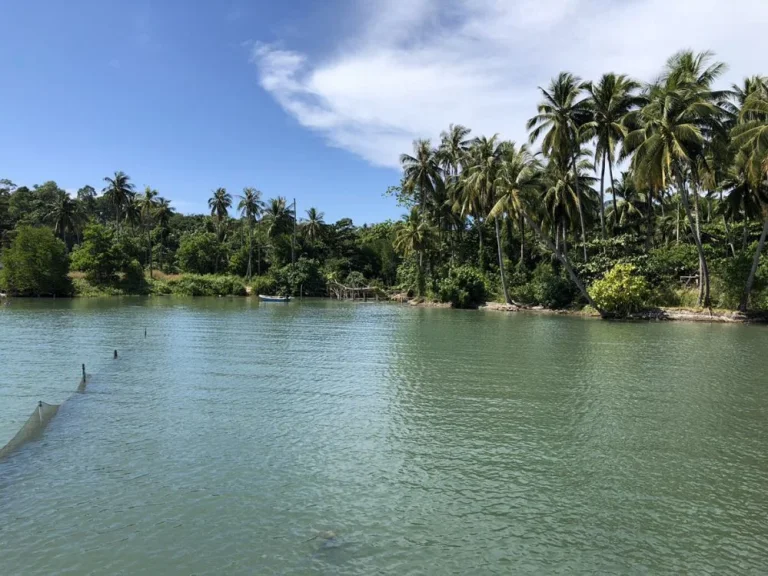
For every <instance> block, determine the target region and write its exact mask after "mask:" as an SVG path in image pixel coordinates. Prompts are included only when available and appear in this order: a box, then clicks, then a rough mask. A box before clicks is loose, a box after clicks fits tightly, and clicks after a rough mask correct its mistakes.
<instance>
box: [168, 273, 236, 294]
mask: <svg viewBox="0 0 768 576" xmlns="http://www.w3.org/2000/svg"><path fill="white" fill-rule="evenodd" d="M167 285H168V287H169V288H170V290H171V293H172V294H177V295H179V296H230V295H231V296H245V294H246V291H245V284H244V283H243V281H242V280H241V279H240V278H238V277H237V276H200V275H197V274H184V275H183V276H182V277H181V278H174V279H171V280H168V282H167Z"/></svg>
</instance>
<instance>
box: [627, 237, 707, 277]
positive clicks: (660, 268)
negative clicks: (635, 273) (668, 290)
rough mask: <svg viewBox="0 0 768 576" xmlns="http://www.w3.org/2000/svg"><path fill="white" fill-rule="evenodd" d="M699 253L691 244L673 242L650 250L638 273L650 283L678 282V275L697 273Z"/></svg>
mask: <svg viewBox="0 0 768 576" xmlns="http://www.w3.org/2000/svg"><path fill="white" fill-rule="evenodd" d="M698 271H699V255H698V253H697V252H696V247H695V246H693V245H692V244H673V245H671V246H665V247H663V248H656V249H654V250H651V251H650V252H649V254H648V258H647V260H646V261H645V264H644V265H643V266H642V268H640V273H641V274H642V275H643V276H645V278H646V279H647V280H648V282H650V283H651V284H654V285H655V284H658V283H659V282H665V281H667V282H670V281H671V282H673V283H674V284H679V282H680V276H692V275H694V274H698Z"/></svg>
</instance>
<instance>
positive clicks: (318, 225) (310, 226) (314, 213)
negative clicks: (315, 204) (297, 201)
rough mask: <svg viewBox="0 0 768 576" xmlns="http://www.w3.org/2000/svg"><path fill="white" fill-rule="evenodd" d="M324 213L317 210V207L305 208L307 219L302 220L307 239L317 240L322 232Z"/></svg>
mask: <svg viewBox="0 0 768 576" xmlns="http://www.w3.org/2000/svg"><path fill="white" fill-rule="evenodd" d="M324 216H325V214H323V213H322V212H319V211H318V210H317V208H310V209H309V210H307V220H306V222H304V234H305V235H306V237H307V238H308V239H309V240H312V241H315V240H318V239H319V238H320V237H321V235H322V233H323V227H324V226H325V221H324V220H323V217H324Z"/></svg>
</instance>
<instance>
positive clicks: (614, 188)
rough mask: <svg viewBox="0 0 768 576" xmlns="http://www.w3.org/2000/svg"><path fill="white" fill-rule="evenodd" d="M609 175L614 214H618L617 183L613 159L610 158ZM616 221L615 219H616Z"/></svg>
mask: <svg viewBox="0 0 768 576" xmlns="http://www.w3.org/2000/svg"><path fill="white" fill-rule="evenodd" d="M608 174H609V176H610V178H611V192H612V194H611V196H613V213H614V214H618V211H617V209H616V183H615V182H614V180H613V159H612V158H608ZM614 221H615V218H614Z"/></svg>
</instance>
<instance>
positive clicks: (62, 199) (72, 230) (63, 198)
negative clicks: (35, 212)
mask: <svg viewBox="0 0 768 576" xmlns="http://www.w3.org/2000/svg"><path fill="white" fill-rule="evenodd" d="M44 210H45V213H44V215H43V220H44V221H45V222H47V223H48V224H50V225H51V226H52V227H53V232H54V234H56V235H57V236H58V237H59V238H61V240H62V241H63V242H64V243H65V244H66V243H67V238H68V236H69V237H73V236H74V237H77V236H79V234H80V232H81V230H82V228H83V225H84V223H85V215H84V214H83V212H82V210H80V207H79V206H78V204H77V202H76V201H75V200H74V199H72V198H71V197H70V195H69V194H67V193H66V192H65V191H64V190H59V192H58V194H56V196H55V197H54V198H53V202H52V203H51V204H50V205H49V206H48V207H47V208H45V209H44Z"/></svg>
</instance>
